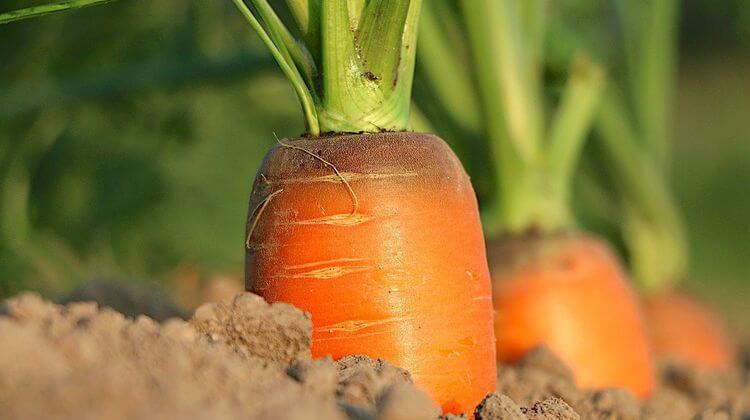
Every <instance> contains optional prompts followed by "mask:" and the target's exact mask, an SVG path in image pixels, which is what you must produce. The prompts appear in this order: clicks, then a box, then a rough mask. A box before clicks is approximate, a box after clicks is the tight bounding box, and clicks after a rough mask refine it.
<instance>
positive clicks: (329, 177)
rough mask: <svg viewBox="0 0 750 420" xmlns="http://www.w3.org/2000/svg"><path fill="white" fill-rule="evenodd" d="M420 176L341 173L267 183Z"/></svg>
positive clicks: (307, 182) (349, 180)
mask: <svg viewBox="0 0 750 420" xmlns="http://www.w3.org/2000/svg"><path fill="white" fill-rule="evenodd" d="M417 175H419V174H418V173H416V172H402V173H382V174H378V173H374V174H363V173H359V172H340V176H339V175H335V174H333V175H321V176H313V177H305V178H287V179H280V180H278V181H267V182H269V183H272V182H275V183H277V184H284V185H288V184H296V183H299V184H309V183H314V182H335V183H337V182H341V181H342V179H345V180H346V181H347V182H355V181H360V180H373V179H388V178H410V177H415V176H417Z"/></svg>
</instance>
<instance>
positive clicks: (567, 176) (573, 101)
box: [546, 57, 605, 203]
mask: <svg viewBox="0 0 750 420" xmlns="http://www.w3.org/2000/svg"><path fill="white" fill-rule="evenodd" d="M604 86H605V77H604V70H603V69H602V68H601V67H600V66H598V65H596V64H594V63H592V62H590V61H589V60H588V59H586V58H583V57H579V58H577V59H575V60H574V61H573V64H572V65H571V70H570V72H569V77H568V83H567V86H566V87H565V90H564V92H563V97H562V101H561V103H560V105H559V108H558V111H557V114H556V115H555V118H554V120H553V121H552V125H551V127H550V133H549V140H548V149H547V151H546V156H547V159H548V162H549V163H548V174H549V175H548V176H549V178H550V180H551V183H552V185H553V188H552V190H551V192H552V193H553V194H556V195H558V197H559V200H560V201H561V202H564V203H567V202H569V200H570V187H571V180H572V178H573V175H574V169H575V167H576V163H577V162H578V158H579V156H580V154H581V148H582V146H583V143H584V141H585V139H586V137H587V136H588V134H589V129H590V128H591V126H592V124H593V121H594V117H595V116H596V111H597V108H598V105H599V99H600V98H601V96H602V93H603V92H604Z"/></svg>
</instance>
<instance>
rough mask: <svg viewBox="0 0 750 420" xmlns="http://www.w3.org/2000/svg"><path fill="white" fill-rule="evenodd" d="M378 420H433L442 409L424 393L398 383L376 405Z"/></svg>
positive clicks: (407, 384)
mask: <svg viewBox="0 0 750 420" xmlns="http://www.w3.org/2000/svg"><path fill="white" fill-rule="evenodd" d="M376 410H377V411H376V418H377V419H378V420H432V419H435V418H436V417H437V416H438V415H439V414H440V408H439V407H438V406H437V405H435V403H434V402H432V400H431V399H430V398H429V397H428V396H427V395H426V394H425V393H424V392H422V391H420V390H418V389H417V388H415V387H414V386H412V385H411V384H409V383H406V382H397V383H395V384H393V385H391V386H389V387H388V388H386V389H385V391H383V393H382V394H381V395H380V396H379V397H378V401H377V404H376Z"/></svg>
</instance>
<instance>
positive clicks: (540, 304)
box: [489, 235, 654, 397]
mask: <svg viewBox="0 0 750 420" xmlns="http://www.w3.org/2000/svg"><path fill="white" fill-rule="evenodd" d="M489 255H490V269H491V273H492V280H493V288H494V294H493V301H494V304H495V309H496V311H497V316H496V319H495V334H496V336H497V356H498V360H500V361H503V362H513V361H516V360H518V359H519V358H521V357H522V356H523V355H524V354H526V353H527V352H528V351H530V350H531V349H533V348H534V347H536V346H539V345H544V346H546V347H548V348H549V349H550V350H551V351H552V352H553V353H554V354H555V355H557V356H558V357H559V358H560V359H561V360H562V361H563V362H565V363H566V364H567V365H568V366H569V367H570V368H571V369H572V371H573V373H574V375H575V378H576V381H577V383H578V385H579V386H581V387H583V388H604V387H614V386H617V387H624V388H626V389H629V390H630V391H631V392H633V394H635V395H636V396H639V397H644V396H647V395H648V394H649V393H650V392H651V391H652V389H653V387H654V375H653V371H652V360H651V352H650V349H649V344H648V341H647V337H646V335H645V334H644V327H643V320H642V318H641V316H640V315H641V308H640V307H639V303H638V300H637V298H636V295H635V294H634V292H633V291H632V290H631V288H630V286H629V284H628V279H627V278H626V276H625V273H624V272H623V270H622V268H621V265H620V262H619V261H618V260H617V259H616V258H615V256H614V255H613V253H612V251H611V250H610V249H609V248H608V247H607V246H606V245H605V244H604V243H603V242H602V241H600V240H599V239H597V238H594V237H591V236H578V235H572V236H557V237H554V236H553V237H550V236H547V237H536V238H534V237H529V238H526V239H522V240H518V239H517V240H515V241H507V240H506V241H504V243H503V244H502V245H499V246H494V247H491V248H490V251H489Z"/></svg>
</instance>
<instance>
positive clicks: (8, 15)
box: [0, 0, 115, 25]
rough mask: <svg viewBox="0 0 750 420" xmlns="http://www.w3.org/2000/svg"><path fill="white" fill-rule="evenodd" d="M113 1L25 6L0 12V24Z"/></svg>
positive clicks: (67, 0) (70, 0) (80, 0)
mask: <svg viewBox="0 0 750 420" xmlns="http://www.w3.org/2000/svg"><path fill="white" fill-rule="evenodd" d="M113 1H115V0H62V1H58V2H56V3H52V4H43V5H41V6H32V7H27V8H25V9H19V10H13V11H10V12H5V13H0V25H2V24H4V23H10V22H16V21H19V20H24V19H30V18H34V17H40V16H46V15H51V14H53V13H57V12H64V11H66V10H72V9H82V8H84V7H89V6H96V5H99V4H105V3H110V2H113Z"/></svg>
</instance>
